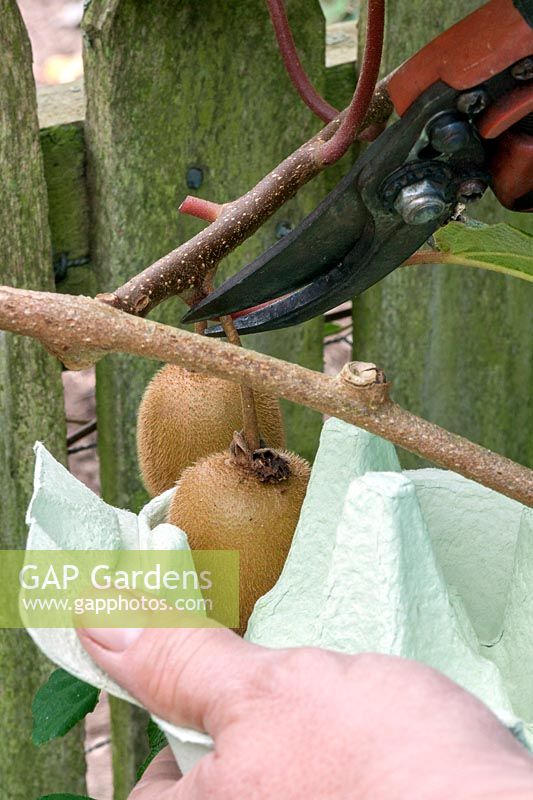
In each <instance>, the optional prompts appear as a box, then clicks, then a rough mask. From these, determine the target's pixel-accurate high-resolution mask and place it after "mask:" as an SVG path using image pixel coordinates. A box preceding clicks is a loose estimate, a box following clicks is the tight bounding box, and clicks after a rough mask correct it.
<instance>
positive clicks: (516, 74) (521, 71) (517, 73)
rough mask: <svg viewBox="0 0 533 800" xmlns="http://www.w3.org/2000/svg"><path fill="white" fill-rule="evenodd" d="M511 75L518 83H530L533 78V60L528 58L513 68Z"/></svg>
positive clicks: (518, 62)
mask: <svg viewBox="0 0 533 800" xmlns="http://www.w3.org/2000/svg"><path fill="white" fill-rule="evenodd" d="M511 75H512V76H513V78H514V79H515V80H517V81H530V80H531V79H532V78H533V58H532V57H531V56H527V57H526V58H523V59H522V60H521V61H517V62H516V64H515V65H514V66H513V67H511Z"/></svg>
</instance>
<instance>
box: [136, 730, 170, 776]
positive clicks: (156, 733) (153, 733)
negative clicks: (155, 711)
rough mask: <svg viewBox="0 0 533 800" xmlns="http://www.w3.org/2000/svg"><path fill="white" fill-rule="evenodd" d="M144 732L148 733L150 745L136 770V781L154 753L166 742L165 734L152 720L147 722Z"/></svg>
mask: <svg viewBox="0 0 533 800" xmlns="http://www.w3.org/2000/svg"><path fill="white" fill-rule="evenodd" d="M146 732H147V734H148V744H149V745H150V752H149V753H148V755H147V756H146V758H145V759H144V761H143V763H142V764H141V766H140V767H139V769H138V770H137V780H138V781H139V780H140V779H141V778H142V776H143V774H144V772H145V770H146V768H147V767H148V766H149V765H150V764H151V763H152V761H153V760H154V758H155V757H156V755H157V754H158V753H160V752H161V750H162V749H163V748H164V747H166V746H167V744H168V742H167V737H166V736H165V734H164V733H163V731H162V730H161V728H159V727H158V726H157V725H156V724H155V722H154V721H153V720H150V722H149V723H148V728H147V730H146Z"/></svg>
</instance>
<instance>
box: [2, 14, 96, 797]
mask: <svg viewBox="0 0 533 800" xmlns="http://www.w3.org/2000/svg"><path fill="white" fill-rule="evenodd" d="M0 18H1V20H2V24H1V26H0V46H1V51H2V59H1V60H0V86H1V93H0V185H1V186H2V200H1V202H0V230H1V231H2V267H1V270H2V283H7V284H10V285H12V286H18V287H28V288H32V289H35V288H37V287H38V288H41V289H44V290H48V291H51V290H52V288H53V275H52V261H51V250H50V238H49V230H48V222H47V206H46V190H45V185H44V177H43V165H42V158H41V152H40V147H39V130H38V124H37V114H36V107H35V86H34V83H33V78H32V72H31V50H30V45H29V41H28V37H27V34H26V31H25V29H24V25H23V23H22V20H21V18H20V14H19V11H18V9H17V5H16V3H15V0H0ZM36 439H41V440H43V441H44V442H45V443H46V446H47V447H48V448H49V449H50V450H52V452H53V453H54V454H55V455H56V456H57V457H58V458H60V459H61V460H65V458H66V452H65V450H66V426H65V418H64V404H63V390H62V385H61V369H60V365H59V363H58V362H57V361H56V359H54V358H52V357H51V356H49V355H48V354H47V353H46V352H45V351H44V350H43V348H42V347H41V346H40V345H39V344H37V343H36V342H33V341H32V340H30V339H27V338H25V337H19V336H12V335H11V334H7V333H2V334H0V485H1V487H2V501H1V511H2V514H1V518H2V526H1V529H0V546H1V547H2V548H6V549H8V548H14V549H20V548H23V547H24V545H25V541H26V535H27V528H26V524H25V521H24V517H25V511H26V507H27V504H28V501H29V499H30V495H31V491H32V485H33V463H34V458H33V449H32V448H33V443H34V442H35V440H36ZM50 670H51V665H50V662H49V661H48V660H47V659H45V658H44V657H43V656H41V654H40V653H39V652H38V651H37V649H36V648H35V646H34V645H33V643H32V642H31V640H30V638H29V637H28V635H27V634H26V633H25V631H11V630H1V631H0V719H1V720H2V739H1V743H0V786H1V787H2V792H1V793H2V797H5V798H6V800H7V798H9V800H30V798H31V799H32V800H34V798H37V797H38V796H40V795H41V794H50V793H52V792H61V791H63V792H67V791H68V792H75V793H76V792H77V793H81V794H83V793H84V791H85V759H84V755H83V729H82V727H81V726H79V727H78V728H77V729H76V730H75V731H72V732H71V733H69V734H68V736H67V737H65V738H64V739H61V740H57V741H55V742H52V743H51V744H48V745H46V746H44V747H42V748H39V749H37V748H35V747H34V746H33V745H32V742H31V727H32V720H31V702H32V698H33V695H34V693H35V690H36V689H37V688H38V687H39V686H40V685H41V684H42V683H43V682H44V681H45V680H46V678H47V676H48V674H49V673H50Z"/></svg>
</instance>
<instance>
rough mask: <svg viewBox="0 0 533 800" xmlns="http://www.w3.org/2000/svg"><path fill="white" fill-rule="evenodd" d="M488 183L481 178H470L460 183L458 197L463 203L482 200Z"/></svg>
mask: <svg viewBox="0 0 533 800" xmlns="http://www.w3.org/2000/svg"><path fill="white" fill-rule="evenodd" d="M486 188H487V184H486V182H485V181H484V180H482V179H481V178H468V179H467V180H464V181H462V182H461V183H460V184H459V187H458V190H457V199H458V200H459V201H460V202H463V203H475V202H476V201H477V200H481V198H482V197H483V194H484V193H485V189H486Z"/></svg>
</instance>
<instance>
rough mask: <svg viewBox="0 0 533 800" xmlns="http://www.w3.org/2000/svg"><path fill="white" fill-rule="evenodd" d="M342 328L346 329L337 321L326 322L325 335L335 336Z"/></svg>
mask: <svg viewBox="0 0 533 800" xmlns="http://www.w3.org/2000/svg"><path fill="white" fill-rule="evenodd" d="M342 330H344V328H343V326H342V325H339V324H338V323H337V322H325V323H324V336H333V334H334V333H340V332H341V331H342Z"/></svg>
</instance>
